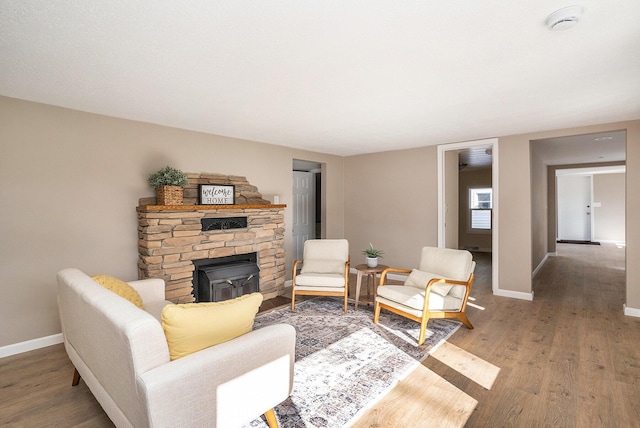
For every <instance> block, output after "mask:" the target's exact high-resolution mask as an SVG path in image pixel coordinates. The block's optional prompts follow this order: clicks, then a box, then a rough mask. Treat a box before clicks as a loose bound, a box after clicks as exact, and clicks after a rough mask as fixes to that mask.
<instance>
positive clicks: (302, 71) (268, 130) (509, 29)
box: [0, 0, 640, 155]
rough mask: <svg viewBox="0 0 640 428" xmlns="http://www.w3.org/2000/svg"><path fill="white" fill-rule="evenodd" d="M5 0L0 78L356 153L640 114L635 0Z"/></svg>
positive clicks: (126, 113) (93, 103) (127, 108)
mask: <svg viewBox="0 0 640 428" xmlns="http://www.w3.org/2000/svg"><path fill="white" fill-rule="evenodd" d="M569 4H572V3H567V2H566V0H537V1H509V2H506V1H500V0H484V1H480V0H478V1H468V0H447V1H427V0H422V1H397V0H388V1H380V0H355V1H348V0H322V1H318V0H316V1H310V0H298V1H272V0H261V1H246V0H234V1H215V0H182V1H176V0H174V1H169V0H165V1H157V0H153V1H152V0H138V1H131V0H112V1H95V0H66V1H65V0H61V1H45V0H15V1H11V0H3V1H2V2H0V94H1V95H6V96H9V97H15V98H21V99H25V100H31V101H37V102H43V103H48V104H53V105H59V106H64V107H69V108H73V109H78V110H83V111H88V112H94V113H101V114H106V115H111V116H116V117H121V118H128V119H133V120H139V121H144V122H150V123H158V124H164V125H168V126H174V127H179V128H184V129H190V130H196V131H202V132H207V133H212V134H218V135H224V136H230V137H237V138H243V139H249V140H255V141H260V142H265V143H271V144H277V145H284V146H290V147H298V148H301V149H307V150H313V151H318V152H323V153H332V154H338V155H353V154H360V153H369V152H379V151H385V150H392V149H399V148H410V147H419V146H425V145H434V144H441V143H447V142H456V141H467V140H477V139H482V138H489V137H495V136H503V135H511V134H519V133H528V132H536V131H543V130H550V129H559V128H566V127H575V126H582V125H589V124H599V123H608V122H615V121H621V120H633V119H638V118H640V25H638V22H640V1H636V0H607V1H602V0H584V1H580V2H579V4H581V5H582V6H584V14H583V16H582V18H581V20H580V22H579V24H578V25H577V26H575V27H574V28H571V29H569V30H565V31H556V32H552V31H549V30H548V29H547V28H546V27H545V25H544V21H545V18H546V17H547V15H549V14H550V13H551V12H553V11H555V10H556V9H559V8H561V7H564V6H567V5H569Z"/></svg>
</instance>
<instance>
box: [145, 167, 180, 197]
mask: <svg viewBox="0 0 640 428" xmlns="http://www.w3.org/2000/svg"><path fill="white" fill-rule="evenodd" d="M188 183H189V179H188V178H187V174H185V173H184V172H182V171H180V170H179V169H176V168H172V167H170V166H166V167H164V168H162V169H161V170H160V171H157V172H154V173H153V174H151V175H150V176H149V184H150V185H151V187H155V189H156V204H158V205H182V199H183V195H184V186H186V185H187V184H188Z"/></svg>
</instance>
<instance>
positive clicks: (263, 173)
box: [0, 97, 344, 346]
mask: <svg viewBox="0 0 640 428" xmlns="http://www.w3.org/2000/svg"><path fill="white" fill-rule="evenodd" d="M0 144H1V147H2V152H1V155H0V183H1V184H0V200H2V221H1V222H0V228H1V233H2V234H1V239H0V264H1V268H0V289H1V291H2V299H1V300H0V326H1V327H0V346H4V345H8V344H14V343H19V342H23V341H27V340H30V339H36V338H41V337H45V336H49V335H53V334H57V333H59V332H60V325H59V322H58V313H57V305H56V283H55V274H56V272H57V271H58V270H60V269H63V268H66V267H77V268H80V269H82V270H84V271H85V272H87V273H89V274H97V273H109V274H112V275H115V276H118V277H121V278H123V279H127V280H130V279H135V278H136V277H137V267H136V263H137V259H138V249H137V217H136V211H135V207H136V205H137V202H138V198H140V197H145V196H153V190H152V189H151V188H150V187H148V185H147V183H146V178H147V177H148V175H149V174H150V173H151V172H153V171H155V170H157V169H159V168H161V167H163V166H165V165H167V164H170V165H172V166H174V167H177V168H180V169H182V170H184V171H186V172H210V173H220V174H232V175H242V176H246V177H247V179H248V180H249V182H250V183H251V184H253V185H255V186H257V187H258V189H259V191H260V192H261V193H262V194H263V195H264V196H265V197H267V198H268V199H270V198H271V197H272V195H275V194H277V195H280V201H281V203H285V204H290V203H291V194H292V174H291V171H292V160H293V159H294V158H296V159H306V160H313V161H316V162H321V163H324V164H325V171H326V174H325V180H326V182H325V185H326V188H327V189H329V190H330V191H328V196H327V198H326V201H325V205H326V206H325V210H326V218H325V220H326V235H327V237H342V236H344V223H343V215H344V206H343V194H342V193H343V183H344V179H343V176H342V175H343V158H341V157H338V156H331V155H326V154H320V153H311V152H305V151H301V150H294V149H289V148H285V147H280V146H273V145H268V144H261V143H256V142H251V141H243V140H237V139H233V138H226V137H219V136H214V135H208V134H203V133H198V132H190V131H185V130H180V129H175V128H168V127H163V126H158V125H152V124H146V123H140V122H134V121H128V120H122V119H116V118H112V117H106V116H101V115H96V114H90V113H83V112H79V111H74V110H69V109H64V108H58V107H53V106H48V105H44V104H37V103H31V102H26V101H21V100H16V99H12V98H6V97H0ZM285 224H286V235H285V248H286V251H287V254H289V253H290V252H291V246H292V243H291V226H290V225H291V210H290V209H287V210H286V214H285ZM290 266H291V260H289V257H287V274H288V277H290Z"/></svg>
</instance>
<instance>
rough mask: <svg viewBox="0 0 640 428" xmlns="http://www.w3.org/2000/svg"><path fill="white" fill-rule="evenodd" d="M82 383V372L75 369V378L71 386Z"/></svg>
mask: <svg viewBox="0 0 640 428" xmlns="http://www.w3.org/2000/svg"><path fill="white" fill-rule="evenodd" d="M79 383H80V373H78V369H76V368H74V369H73V380H72V381H71V386H76V385H77V384H79Z"/></svg>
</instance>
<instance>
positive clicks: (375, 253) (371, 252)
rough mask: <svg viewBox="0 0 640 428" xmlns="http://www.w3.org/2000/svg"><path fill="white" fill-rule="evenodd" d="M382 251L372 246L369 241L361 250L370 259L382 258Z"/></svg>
mask: <svg viewBox="0 0 640 428" xmlns="http://www.w3.org/2000/svg"><path fill="white" fill-rule="evenodd" d="M383 253H384V251H382V250H377V249H375V248H373V244H372V243H371V242H369V248H365V249H364V250H362V254H364V255H365V256H367V257H369V258H372V259H375V258H376V257H378V258H382V254H383Z"/></svg>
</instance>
